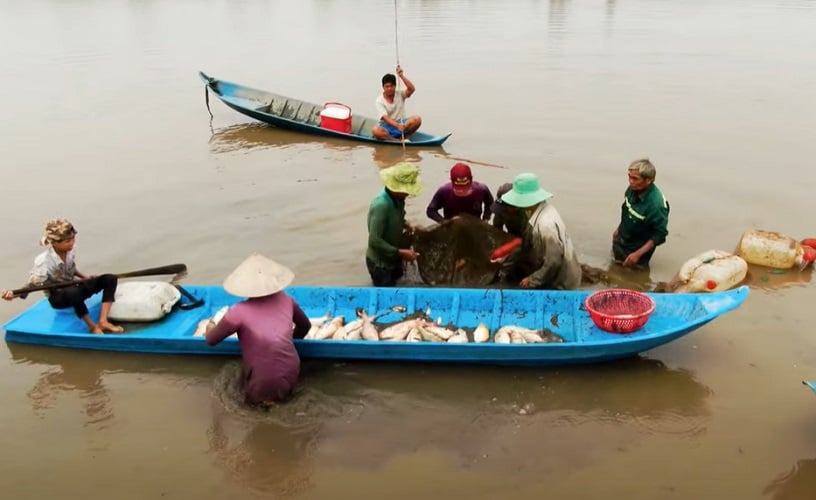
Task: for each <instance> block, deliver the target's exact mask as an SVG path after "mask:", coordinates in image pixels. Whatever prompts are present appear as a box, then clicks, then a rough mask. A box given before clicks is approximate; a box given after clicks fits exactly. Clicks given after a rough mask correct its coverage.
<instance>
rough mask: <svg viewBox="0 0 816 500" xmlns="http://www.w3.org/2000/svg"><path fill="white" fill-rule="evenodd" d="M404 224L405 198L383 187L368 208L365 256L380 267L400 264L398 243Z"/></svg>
mask: <svg viewBox="0 0 816 500" xmlns="http://www.w3.org/2000/svg"><path fill="white" fill-rule="evenodd" d="M404 225H405V200H398V199H396V198H393V197H392V196H391V195H389V194H388V191H386V190H385V189H383V190H382V191H381V192H380V194H378V195H377V196H376V197H375V198H374V199H373V200H372V201H371V206H370V207H369V208H368V249H367V250H366V257H368V258H369V259H371V260H372V261H373V262H374V263H375V264H376V265H378V266H381V267H396V266H399V265H400V257H399V249H398V244H399V240H400V236H401V235H402V229H403V226H404Z"/></svg>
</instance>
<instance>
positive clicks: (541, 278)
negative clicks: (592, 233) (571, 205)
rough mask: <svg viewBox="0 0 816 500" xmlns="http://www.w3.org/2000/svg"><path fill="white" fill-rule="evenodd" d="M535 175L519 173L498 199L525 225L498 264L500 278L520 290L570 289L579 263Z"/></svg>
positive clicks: (575, 283) (574, 285)
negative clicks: (517, 243)
mask: <svg viewBox="0 0 816 500" xmlns="http://www.w3.org/2000/svg"><path fill="white" fill-rule="evenodd" d="M552 196H553V195H552V193H550V192H548V191H545V190H544V189H542V188H541V184H540V183H539V182H538V176H536V175H535V174H519V175H518V176H516V178H515V179H514V180H513V188H512V189H511V190H510V191H508V192H506V193H504V194H503V195H502V197H501V200H502V202H503V203H506V204H507V205H510V206H513V207H517V208H518V209H519V210H520V212H521V213H522V215H523V217H524V219H525V220H526V223H525V224H524V226H523V227H524V231H523V236H522V244H521V247H520V248H519V249H517V250H516V251H514V252H513V253H511V254H510V255H508V256H507V258H506V259H505V260H504V262H502V273H501V274H502V275H503V276H504V278H505V279H506V280H509V281H511V282H515V281H518V283H519V286H521V287H522V288H542V289H548V290H574V289H576V288H578V286H579V285H580V284H581V264H580V263H579V262H578V257H577V256H576V254H575V247H574V246H573V245H572V240H571V239H570V237H569V235H568V234H567V228H566V225H565V224H564V221H563V220H562V219H561V215H559V214H558V211H557V210H556V209H555V207H554V206H553V205H552V204H551V203H549V202H548V200H549V199H550V198H552Z"/></svg>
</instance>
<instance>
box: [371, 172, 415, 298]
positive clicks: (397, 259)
mask: <svg viewBox="0 0 816 500" xmlns="http://www.w3.org/2000/svg"><path fill="white" fill-rule="evenodd" d="M380 179H382V182H383V184H385V189H383V190H382V191H380V193H379V194H378V195H377V196H376V197H375V198H374V199H373V200H372V201H371V205H370V206H369V208H368V249H366V267H367V268H368V273H369V274H370V275H371V282H372V283H374V286H395V285H396V283H397V280H398V279H399V278H401V277H402V275H403V269H402V262H403V261H413V260H415V259H416V258H417V256H418V255H419V254H418V253H416V252H415V251H414V250H413V249H412V248H404V247H401V245H404V244H405V241H403V238H402V234H403V231H407V232H408V233H413V232H414V229H415V228H414V227H413V226H412V225H411V224H409V223H408V222H407V221H406V220H405V199H406V198H408V197H409V196H416V195H418V194H419V193H420V192H422V181H421V180H420V179H419V168H418V167H417V166H416V165H414V164H412V163H399V164H397V165H394V166H393V167H388V168H385V169H383V170H380Z"/></svg>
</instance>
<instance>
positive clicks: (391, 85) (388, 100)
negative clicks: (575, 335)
mask: <svg viewBox="0 0 816 500" xmlns="http://www.w3.org/2000/svg"><path fill="white" fill-rule="evenodd" d="M397 76H399V78H400V80H402V83H404V84H405V90H397ZM382 89H383V91H382V94H380V96H379V97H377V103H376V106H377V117H378V118H379V119H380V124H379V125H377V126H376V127H374V128H373V129H371V135H373V136H374V137H375V138H376V139H379V140H381V141H394V140H403V139H408V138H409V137H411V134H413V133H414V132H416V131H417V130H418V129H419V127H420V125H422V119H421V118H420V117H419V116H412V117H410V118H405V99H408V98H409V97H411V96H412V95H414V92H415V91H416V87H414V84H413V83H411V80H409V79H407V78H406V77H405V75H404V74H403V73H402V68H401V67H400V66H397V75H396V76H394V75H393V74H391V73H387V74H386V75H385V76H383V77H382Z"/></svg>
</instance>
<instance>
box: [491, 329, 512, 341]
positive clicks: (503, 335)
mask: <svg viewBox="0 0 816 500" xmlns="http://www.w3.org/2000/svg"><path fill="white" fill-rule="evenodd" d="M493 342H495V343H497V344H509V343H510V334H509V333H507V330H502V329H501V328H500V329H499V330H498V331H496V335H494V336H493Z"/></svg>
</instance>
